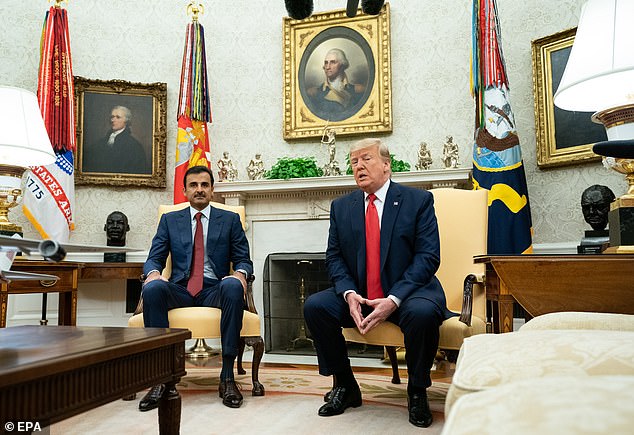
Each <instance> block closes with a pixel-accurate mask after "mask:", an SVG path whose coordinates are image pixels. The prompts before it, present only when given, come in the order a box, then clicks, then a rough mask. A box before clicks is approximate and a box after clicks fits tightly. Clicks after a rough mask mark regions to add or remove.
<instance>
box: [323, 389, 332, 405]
mask: <svg viewBox="0 0 634 435" xmlns="http://www.w3.org/2000/svg"><path fill="white" fill-rule="evenodd" d="M330 396H332V390H329V391H328V392H327V393H326V394H324V402H330Z"/></svg>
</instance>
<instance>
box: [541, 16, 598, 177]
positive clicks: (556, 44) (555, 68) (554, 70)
mask: <svg viewBox="0 0 634 435" xmlns="http://www.w3.org/2000/svg"><path fill="white" fill-rule="evenodd" d="M576 32H577V29H576V28H573V29H568V30H564V31H562V32H559V33H555V34H554V35H549V36H546V37H543V38H539V39H536V40H534V41H533V42H532V44H531V45H532V53H533V90H534V96H535V130H536V140H537V165H538V166H539V167H555V166H563V165H571V164H577V163H583V162H591V161H597V160H600V159H601V156H598V155H597V154H594V153H593V152H592V146H593V145H594V144H595V143H596V142H600V141H604V140H607V135H606V133H605V128H604V127H603V126H602V125H601V124H596V123H594V122H592V120H591V119H590V117H591V116H592V112H572V111H568V110H563V109H560V108H559V107H556V106H555V105H554V102H553V100H554V99H553V96H554V94H555V92H556V91H557V88H558V87H559V82H560V81H561V78H562V76H563V74H564V70H565V68H566V63H568V57H569V56H570V51H571V50H572V44H573V42H574V39H575V34H576Z"/></svg>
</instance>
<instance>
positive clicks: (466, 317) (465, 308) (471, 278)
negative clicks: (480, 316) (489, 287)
mask: <svg viewBox="0 0 634 435" xmlns="http://www.w3.org/2000/svg"><path fill="white" fill-rule="evenodd" d="M475 283H479V284H481V285H484V275H483V274H480V275H477V276H476V275H475V274H473V273H470V274H469V275H467V277H466V278H465V279H464V284H463V287H462V310H461V311H460V318H459V320H460V321H461V322H462V323H464V324H465V325H467V326H471V315H472V312H473V285H474V284H475Z"/></svg>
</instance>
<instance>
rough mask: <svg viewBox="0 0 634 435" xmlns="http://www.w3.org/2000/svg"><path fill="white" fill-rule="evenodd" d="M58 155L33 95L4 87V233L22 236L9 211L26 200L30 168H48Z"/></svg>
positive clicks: (0, 222)
mask: <svg viewBox="0 0 634 435" xmlns="http://www.w3.org/2000/svg"><path fill="white" fill-rule="evenodd" d="M54 161H55V153H54V152H53V147H52V146H51V141H50V139H49V137H48V133H47V132H46V127H45V126H44V120H43V119H42V113H41V112H40V107H39V105H38V102H37V97H36V96H35V94H33V93H32V92H29V91H27V90H24V89H20V88H14V87H11V86H3V85H0V234H4V235H9V236H11V235H13V234H16V233H20V234H21V233H22V228H21V227H20V226H19V225H16V224H14V223H12V222H11V221H10V220H9V209H10V208H11V207H15V206H16V205H17V204H18V203H19V202H20V200H21V199H22V176H23V175H24V172H25V171H26V170H27V169H28V167H29V166H40V165H48V164H51V163H53V162H54Z"/></svg>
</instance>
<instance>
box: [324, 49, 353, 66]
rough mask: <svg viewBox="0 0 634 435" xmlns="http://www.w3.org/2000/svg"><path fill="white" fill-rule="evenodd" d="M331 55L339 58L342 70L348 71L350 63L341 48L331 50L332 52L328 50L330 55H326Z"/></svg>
mask: <svg viewBox="0 0 634 435" xmlns="http://www.w3.org/2000/svg"><path fill="white" fill-rule="evenodd" d="M331 53H332V54H334V55H336V56H337V60H338V61H339V62H341V68H343V70H346V69H348V67H349V66H350V62H348V58H347V57H346V53H344V51H343V50H341V49H340V48H331V49H330V50H328V53H326V56H328V55H329V54H331Z"/></svg>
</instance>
